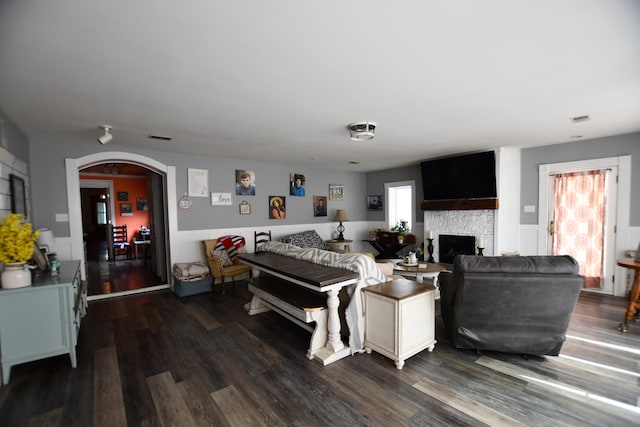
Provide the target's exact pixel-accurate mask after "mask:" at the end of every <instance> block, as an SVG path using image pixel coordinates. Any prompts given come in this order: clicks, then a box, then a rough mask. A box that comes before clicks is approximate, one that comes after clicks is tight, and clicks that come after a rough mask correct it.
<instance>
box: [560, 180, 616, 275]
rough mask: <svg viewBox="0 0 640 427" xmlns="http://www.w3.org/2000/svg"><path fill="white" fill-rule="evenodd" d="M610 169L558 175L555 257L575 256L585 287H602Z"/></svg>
mask: <svg viewBox="0 0 640 427" xmlns="http://www.w3.org/2000/svg"><path fill="white" fill-rule="evenodd" d="M606 172H607V171H606V170H593V171H586V172H572V173H562V174H556V175H555V179H554V197H555V211H554V221H555V223H554V229H555V232H554V233H553V242H552V248H553V249H552V253H553V255H571V256H572V257H574V258H575V259H576V260H577V261H578V263H579V265H580V274H581V275H582V276H583V277H584V279H585V281H584V286H585V288H602V287H603V285H604V279H603V277H602V267H603V258H604V220H605V185H606V176H607V174H606Z"/></svg>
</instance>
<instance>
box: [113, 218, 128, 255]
mask: <svg viewBox="0 0 640 427" xmlns="http://www.w3.org/2000/svg"><path fill="white" fill-rule="evenodd" d="M111 243H112V245H113V246H112V255H113V257H112V260H113V261H115V260H116V258H117V257H118V256H121V255H125V256H126V257H127V259H131V243H130V242H129V236H128V234H127V225H126V224H125V225H112V226H111Z"/></svg>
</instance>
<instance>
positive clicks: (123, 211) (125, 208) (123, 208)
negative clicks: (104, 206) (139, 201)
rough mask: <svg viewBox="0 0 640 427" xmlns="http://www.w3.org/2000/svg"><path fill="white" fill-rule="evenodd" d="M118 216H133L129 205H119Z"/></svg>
mask: <svg viewBox="0 0 640 427" xmlns="http://www.w3.org/2000/svg"><path fill="white" fill-rule="evenodd" d="M120 216H133V208H132V207H131V203H120Z"/></svg>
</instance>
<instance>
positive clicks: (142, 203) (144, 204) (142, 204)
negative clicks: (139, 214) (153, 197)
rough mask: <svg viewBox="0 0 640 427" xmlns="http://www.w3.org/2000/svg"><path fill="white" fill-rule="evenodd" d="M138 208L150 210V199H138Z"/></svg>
mask: <svg viewBox="0 0 640 427" xmlns="http://www.w3.org/2000/svg"><path fill="white" fill-rule="evenodd" d="M136 208H137V209H138V210H139V211H148V210H149V200H148V199H136Z"/></svg>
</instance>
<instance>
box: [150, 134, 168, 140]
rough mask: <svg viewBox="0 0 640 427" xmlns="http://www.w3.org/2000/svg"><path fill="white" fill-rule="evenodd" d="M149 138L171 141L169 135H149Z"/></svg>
mask: <svg viewBox="0 0 640 427" xmlns="http://www.w3.org/2000/svg"><path fill="white" fill-rule="evenodd" d="M149 139H159V140H161V141H171V140H172V139H173V138H172V137H170V136H161V135H149Z"/></svg>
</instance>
